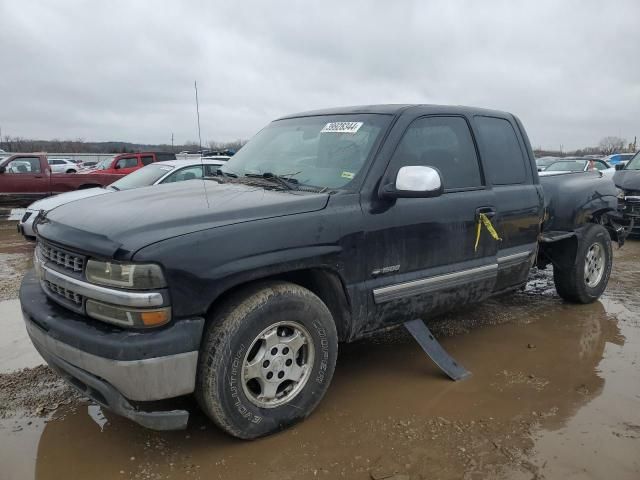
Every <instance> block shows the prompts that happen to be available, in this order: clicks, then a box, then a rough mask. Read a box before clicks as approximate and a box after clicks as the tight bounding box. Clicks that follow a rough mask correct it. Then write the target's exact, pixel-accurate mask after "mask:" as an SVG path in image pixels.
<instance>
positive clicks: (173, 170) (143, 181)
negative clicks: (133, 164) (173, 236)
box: [18, 156, 229, 238]
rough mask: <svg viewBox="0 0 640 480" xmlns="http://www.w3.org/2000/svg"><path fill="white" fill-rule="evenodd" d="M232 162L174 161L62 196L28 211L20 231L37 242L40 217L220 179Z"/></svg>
mask: <svg viewBox="0 0 640 480" xmlns="http://www.w3.org/2000/svg"><path fill="white" fill-rule="evenodd" d="M228 158H229V157H222V156H220V157H218V158H217V159H207V160H204V159H203V160H199V161H194V160H191V161H184V160H171V161H167V162H156V163H152V164H150V165H147V166H146V167H144V168H141V169H139V170H137V171H135V172H133V173H130V174H129V175H126V176H124V177H122V178H120V179H119V180H116V181H115V182H113V183H111V184H109V185H107V186H105V187H100V188H87V189H82V190H75V191H73V192H67V193H62V194H60V195H54V196H52V197H47V198H44V199H42V200H38V201H37V202H34V203H32V204H31V205H29V207H28V208H27V210H26V212H25V213H24V215H23V216H22V219H21V220H20V223H18V231H19V232H20V233H22V234H23V235H24V236H25V237H27V238H34V237H35V232H34V230H33V223H34V221H35V220H36V219H37V217H38V214H40V213H43V214H44V213H46V212H48V211H50V210H52V209H54V208H56V207H59V206H60V205H64V204H66V203H69V202H73V201H76V200H81V199H83V198H89V197H94V196H97V195H103V194H105V193H113V192H119V191H122V190H131V189H132V188H139V187H146V186H150V185H160V184H163V183H173V182H181V181H183V180H191V179H194V178H202V177H203V176H213V175H216V174H217V173H216V172H217V170H218V169H219V168H220V167H221V166H222V165H223V164H224V163H225V162H226V160H227V159H228Z"/></svg>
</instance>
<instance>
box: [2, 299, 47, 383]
mask: <svg viewBox="0 0 640 480" xmlns="http://www.w3.org/2000/svg"><path fill="white" fill-rule="evenodd" d="M0 328H2V335H0V373H9V372H13V371H15V370H19V369H21V368H31V367H35V366H37V365H41V364H43V363H44V360H43V359H42V357H41V356H40V354H39V353H38V352H37V351H36V349H35V348H34V347H33V344H32V343H31V340H29V336H28V335H27V329H26V328H25V326H24V321H23V320H22V311H21V309H20V301H19V300H18V299H17V298H16V299H13V300H5V301H2V302H0Z"/></svg>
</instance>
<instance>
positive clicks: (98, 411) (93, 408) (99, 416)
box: [87, 405, 108, 432]
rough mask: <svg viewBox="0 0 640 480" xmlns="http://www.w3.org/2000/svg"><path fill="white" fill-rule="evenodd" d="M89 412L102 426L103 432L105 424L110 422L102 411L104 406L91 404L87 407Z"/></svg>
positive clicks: (92, 418) (97, 423)
mask: <svg viewBox="0 0 640 480" xmlns="http://www.w3.org/2000/svg"><path fill="white" fill-rule="evenodd" d="M87 414H88V415H89V417H90V418H91V420H93V421H94V422H96V425H98V426H99V427H100V431H101V432H102V431H103V430H104V426H105V425H106V424H107V422H108V420H107V417H105V416H104V413H102V407H101V406H100V405H89V406H88V407H87Z"/></svg>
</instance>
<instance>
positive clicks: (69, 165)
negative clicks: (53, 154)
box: [47, 158, 80, 173]
mask: <svg viewBox="0 0 640 480" xmlns="http://www.w3.org/2000/svg"><path fill="white" fill-rule="evenodd" d="M47 161H48V162H49V167H51V173H76V172H77V171H78V170H79V168H80V167H78V165H77V164H76V163H74V162H72V161H71V159H69V158H49V159H47Z"/></svg>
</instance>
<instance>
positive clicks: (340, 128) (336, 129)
mask: <svg viewBox="0 0 640 480" xmlns="http://www.w3.org/2000/svg"><path fill="white" fill-rule="evenodd" d="M361 126H362V122H330V123H327V124H326V125H325V126H324V128H323V129H322V130H320V133H356V132H357V131H358V130H360V127H361Z"/></svg>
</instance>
